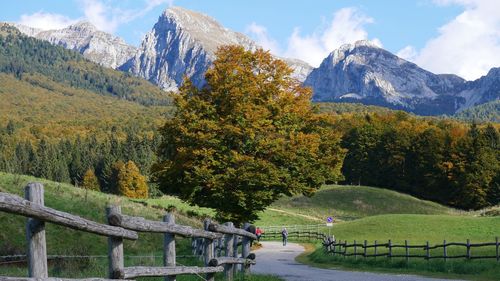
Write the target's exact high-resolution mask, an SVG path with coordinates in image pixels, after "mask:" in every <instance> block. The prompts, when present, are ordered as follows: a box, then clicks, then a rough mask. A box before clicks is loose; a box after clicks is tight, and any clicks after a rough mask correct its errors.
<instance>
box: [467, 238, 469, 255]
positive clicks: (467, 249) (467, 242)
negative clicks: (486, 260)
mask: <svg viewBox="0 0 500 281" xmlns="http://www.w3.org/2000/svg"><path fill="white" fill-rule="evenodd" d="M467 259H470V239H467Z"/></svg>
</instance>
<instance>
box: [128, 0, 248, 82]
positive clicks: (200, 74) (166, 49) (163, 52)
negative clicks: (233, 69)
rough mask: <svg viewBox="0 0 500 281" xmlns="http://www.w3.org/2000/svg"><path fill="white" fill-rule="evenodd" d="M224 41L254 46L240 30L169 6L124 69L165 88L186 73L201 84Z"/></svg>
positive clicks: (225, 42)
mask: <svg viewBox="0 0 500 281" xmlns="http://www.w3.org/2000/svg"><path fill="white" fill-rule="evenodd" d="M225 44H237V45H242V46H244V47H245V48H248V49H254V48H256V45H255V43H254V42H253V41H251V40H250V39H248V38H247V37H246V36H244V35H243V34H241V33H237V32H233V31H230V30H228V29H226V28H224V27H223V26H221V25H220V24H219V23H218V22H216V21H215V20H214V19H212V18H210V17H208V16H206V15H203V14H200V13H196V12H192V11H189V10H186V9H183V8H179V7H173V8H169V9H167V10H166V11H165V12H163V14H162V15H161V16H160V18H159V19H158V22H157V23H156V24H155V25H154V27H153V30H151V32H149V33H148V34H146V36H145V38H144V40H143V42H142V44H141V46H140V48H139V52H138V53H137V54H136V55H135V57H134V58H133V59H132V60H131V62H130V63H129V64H127V65H126V66H125V67H124V70H128V71H130V72H132V73H133V74H135V75H137V76H140V77H143V78H145V79H147V80H149V81H151V82H153V83H155V84H157V85H158V86H160V87H161V88H163V89H166V90H175V89H177V88H178V86H179V85H180V84H181V83H182V79H183V77H184V76H185V75H186V76H188V77H190V78H191V80H192V81H193V83H194V84H195V85H196V86H202V85H203V83H204V74H205V71H206V70H207V69H208V67H209V65H210V63H211V62H212V61H213V60H214V59H215V56H214V53H215V51H216V50H217V47H219V46H221V45H225Z"/></svg>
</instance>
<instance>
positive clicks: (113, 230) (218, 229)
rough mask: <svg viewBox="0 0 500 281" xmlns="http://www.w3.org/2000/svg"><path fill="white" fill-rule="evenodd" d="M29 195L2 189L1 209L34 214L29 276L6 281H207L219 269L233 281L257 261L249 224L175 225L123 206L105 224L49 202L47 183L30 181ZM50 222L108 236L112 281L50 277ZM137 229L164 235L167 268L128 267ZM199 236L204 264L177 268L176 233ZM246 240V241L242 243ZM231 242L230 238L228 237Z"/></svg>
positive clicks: (171, 218) (169, 216)
mask: <svg viewBox="0 0 500 281" xmlns="http://www.w3.org/2000/svg"><path fill="white" fill-rule="evenodd" d="M25 197H26V199H23V198H21V197H19V196H16V195H12V194H8V193H1V192H0V211H4V212H7V213H12V214H17V215H22V216H26V217H28V218H29V219H28V223H27V231H26V236H27V243H28V252H27V255H26V257H27V260H28V276H29V277H27V278H25V277H6V276H0V281H3V280H5V281H12V280H27V281H28V280H29V281H35V280H36V281H56V280H57V281H59V280H61V281H63V280H88V281H90V280H93V281H104V280H125V279H131V278H136V277H151V276H155V277H158V276H161V277H165V280H166V281H169V280H170V281H175V280H176V276H177V275H186V274H196V275H200V274H206V280H208V281H213V280H214V276H215V273H217V272H222V271H224V272H225V276H226V278H227V280H229V281H231V280H233V276H234V272H235V271H236V265H241V267H242V272H243V273H248V272H249V267H250V265H253V264H255V255H254V254H250V242H251V241H252V240H254V239H256V236H255V234H254V233H255V227H253V226H252V225H250V224H245V226H244V228H243V229H239V228H234V227H232V223H227V224H226V225H224V226H222V225H218V224H213V223H211V222H210V220H207V221H205V224H204V229H196V228H192V227H189V226H184V225H178V224H176V223H175V217H174V215H173V214H171V213H168V214H166V215H165V217H164V218H163V221H151V220H147V219H145V218H141V217H132V216H127V215H124V214H122V213H121V208H120V207H119V206H108V207H106V219H107V223H108V224H100V223H97V222H94V221H90V220H87V219H84V218H81V217H79V216H76V215H73V214H69V213H65V212H61V211H58V210H55V209H51V208H49V207H45V206H44V192H43V185H42V184H39V183H30V184H28V185H27V186H26V188H25ZM45 222H50V223H55V224H58V225H62V226H65V227H68V228H72V229H76V230H81V231H85V232H89V233H93V234H97V235H103V236H107V237H108V254H107V257H108V271H109V273H108V275H109V279H104V278H86V279H67V278H52V277H48V267H47V249H46V242H45ZM137 232H149V233H163V234H164V245H163V263H164V266H163V267H145V266H131V267H125V266H124V260H125V256H124V254H123V239H131V240H135V239H138V234H137ZM176 235H179V236H183V237H193V238H197V239H203V245H204V262H205V266H204V267H197V266H177V265H176V249H175V236H176ZM222 237H231V240H230V241H231V243H227V245H226V248H225V254H226V256H225V257H218V256H217V255H216V249H215V247H214V241H218V240H220V239H221V238H222ZM238 238H242V240H241V241H242V242H241V243H238V241H239V239H238ZM226 241H229V240H228V239H226ZM239 245H242V251H241V253H242V256H241V257H238V248H237V247H238V246H239Z"/></svg>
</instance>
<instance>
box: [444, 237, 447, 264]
mask: <svg viewBox="0 0 500 281" xmlns="http://www.w3.org/2000/svg"><path fill="white" fill-rule="evenodd" d="M443 258H444V261H446V260H447V253H446V240H443Z"/></svg>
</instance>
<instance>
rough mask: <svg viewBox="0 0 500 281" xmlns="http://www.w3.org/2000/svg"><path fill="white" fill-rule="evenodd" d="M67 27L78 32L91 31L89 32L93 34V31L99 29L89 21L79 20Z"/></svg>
mask: <svg viewBox="0 0 500 281" xmlns="http://www.w3.org/2000/svg"><path fill="white" fill-rule="evenodd" d="M66 29H67V30H73V31H77V32H85V33H89V34H92V33H95V32H98V31H99V30H98V29H97V27H96V26H95V25H93V24H92V23H91V22H89V21H79V22H77V23H75V24H72V25H70V26H68V27H67V28H66Z"/></svg>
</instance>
